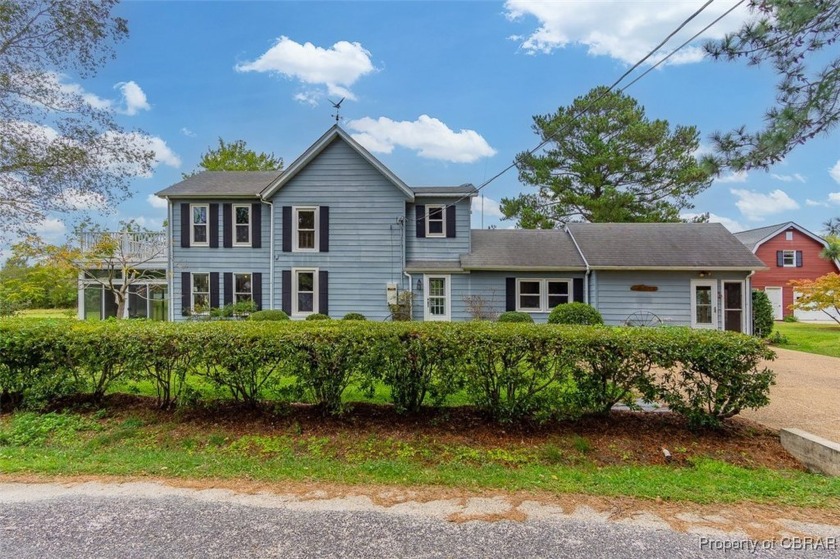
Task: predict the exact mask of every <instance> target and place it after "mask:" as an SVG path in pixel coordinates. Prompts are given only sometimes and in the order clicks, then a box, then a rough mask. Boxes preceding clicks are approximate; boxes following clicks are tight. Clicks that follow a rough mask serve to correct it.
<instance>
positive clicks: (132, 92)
mask: <svg viewBox="0 0 840 559" xmlns="http://www.w3.org/2000/svg"><path fill="white" fill-rule="evenodd" d="M114 89H119V90H120V93H122V96H123V101H124V102H125V108H123V109H120V110H119V112H121V113H123V114H126V115H128V116H134V115H136V114H137V113H138V112H139V111H148V110H149V109H151V108H152V107H151V105H149V101H148V99H146V94H145V93H144V92H143V90H142V89H141V88H140V86H139V85H137V82H133V81H130V82H120V83H118V84H117V85H115V86H114Z"/></svg>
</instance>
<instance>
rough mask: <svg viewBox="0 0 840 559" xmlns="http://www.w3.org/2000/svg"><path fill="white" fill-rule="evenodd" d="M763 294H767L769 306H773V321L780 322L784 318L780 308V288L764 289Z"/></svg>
mask: <svg viewBox="0 0 840 559" xmlns="http://www.w3.org/2000/svg"><path fill="white" fill-rule="evenodd" d="M764 292H765V293H766V294H767V298H768V299H770V304H771V305H773V320H781V319H782V318H784V312H783V308H782V288H781V287H765V288H764Z"/></svg>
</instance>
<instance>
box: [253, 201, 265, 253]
mask: <svg viewBox="0 0 840 559" xmlns="http://www.w3.org/2000/svg"><path fill="white" fill-rule="evenodd" d="M251 248H262V204H251Z"/></svg>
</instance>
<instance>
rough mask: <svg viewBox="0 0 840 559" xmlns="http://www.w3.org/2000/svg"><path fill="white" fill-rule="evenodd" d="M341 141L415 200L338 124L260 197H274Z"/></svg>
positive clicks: (388, 171) (384, 167)
mask: <svg viewBox="0 0 840 559" xmlns="http://www.w3.org/2000/svg"><path fill="white" fill-rule="evenodd" d="M337 139H341V140H343V141H344V142H346V143H347V144H348V145H349V146H350V147H351V148H353V150H354V151H356V153H358V154H359V155H360V156H362V158H364V159H365V160H366V161H367V162H368V163H370V164H371V165H372V166H373V167H374V168H375V169H376V170H377V171H379V172H380V173H382V175H383V176H384V177H385V178H386V179H388V180H389V181H390V182H391V183H393V185H394V186H396V187H397V188H398V189H399V190H401V191H402V192H403V193H404V194H405V195H406V197H407V198H408V199H409V200H412V201H413V200H414V191H413V190H412V189H411V188H409V186H408V185H407V184H405V183H404V182H403V181H402V179H400V178H399V177H398V176H397V175H395V174H394V173H393V172H392V171H391V170H390V169H388V167H386V166H385V165H383V164H382V163H381V162H380V161H379V160H378V159H376V158H375V157H374V156H373V155H371V153H370V152H369V151H368V150H366V149H365V148H363V147H362V146H361V144H359V143H358V142H357V141H356V140H354V139H353V138H352V137H350V135H349V134H348V133H347V132H345V131H344V130H343V129H342V128H341V127H340V126H339V125H338V124H334V125H333V126H332V127H331V128H330V129H329V130H327V132H326V133H325V134H324V135H323V136H321V137H320V138H318V140H317V141H316V142H315V143H314V144H312V145H311V146H309V148H308V149H307V150H306V151H305V152H303V154H301V156H300V157H298V158H297V159H295V160H294V162H293V163H292V164H291V165H289V167H288V168H287V169H286V170H285V172H283V174H281V175H280V176H278V177H276V178H275V179H274V180H273V181H271V183H270V184H269V185H268V186H266V187H265V188H264V189H263V190H262V192H261V193H260V196H261V197H262V198H263V199H268V198H271V197H272V196H274V194H275V193H276V192H277V191H278V190H280V189H281V188H283V185H285V184H286V183H287V182H289V181H290V180H292V179H293V178H294V177H295V176H296V175H297V174H298V173H299V172H301V171H302V170H303V169H304V168H305V167H306V166H307V165H308V164H309V163H310V162H311V161H312V160H313V159H315V158H316V157H317V156H318V155H319V154H320V153H321V152H322V151H324V149H326V148H327V146H329V145H330V144H331V143H333V142H334V141H335V140H337Z"/></svg>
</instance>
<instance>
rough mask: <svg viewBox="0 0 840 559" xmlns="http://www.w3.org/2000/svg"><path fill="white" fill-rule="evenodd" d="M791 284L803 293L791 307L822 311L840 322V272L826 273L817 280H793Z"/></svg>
mask: <svg viewBox="0 0 840 559" xmlns="http://www.w3.org/2000/svg"><path fill="white" fill-rule="evenodd" d="M790 285H791V287H793V288H794V289H795V290H796V291H798V292H799V293H800V294H801V295H800V297H799V299H797V300H796V301H794V303H793V304H792V305H791V308H793V309H795V310H802V311H822V312H824V313H825V315H826V316H827V317H829V318H830V319H831V320H833V321H834V322H836V323H838V324H840V318H838V317H840V274H826V275H824V276H821V277H818V278H817V279H815V280H793V281H791V282H790ZM832 311H833V313H832Z"/></svg>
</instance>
